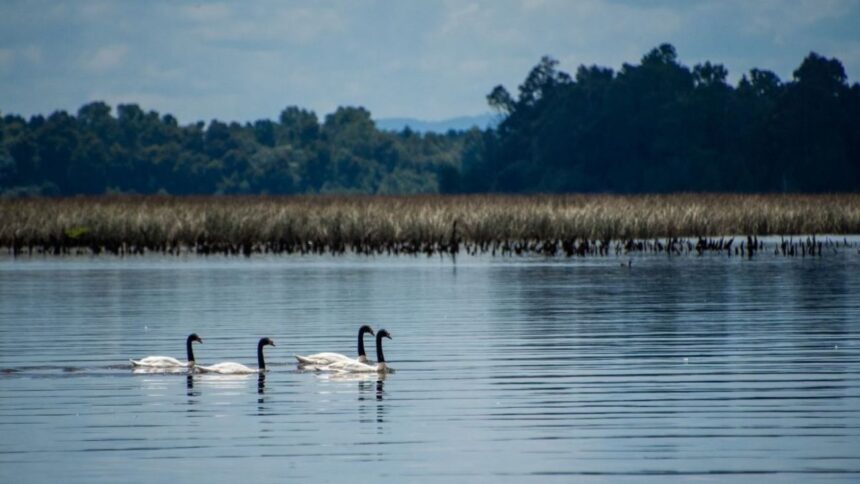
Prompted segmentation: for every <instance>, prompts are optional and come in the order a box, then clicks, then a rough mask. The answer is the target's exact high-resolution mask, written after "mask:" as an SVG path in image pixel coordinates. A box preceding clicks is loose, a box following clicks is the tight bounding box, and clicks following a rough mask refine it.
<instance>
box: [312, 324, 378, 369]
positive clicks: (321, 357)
mask: <svg viewBox="0 0 860 484" xmlns="http://www.w3.org/2000/svg"><path fill="white" fill-rule="evenodd" d="M364 333H370V334H371V335H373V334H374V333H373V329H372V328H371V327H370V326H368V325H366V324H365V325H364V326H362V327H360V328H358V358H357V361H360V362H362V363H367V353H365V351H364ZM295 357H296V359H297V360H299V364H300V365H316V366H325V365H331V364H332V363H337V362H339V361H354V360H353V359H352V358H350V357H348V356H346V355H342V354H340V353H315V354H313V355H308V356H299V355H295Z"/></svg>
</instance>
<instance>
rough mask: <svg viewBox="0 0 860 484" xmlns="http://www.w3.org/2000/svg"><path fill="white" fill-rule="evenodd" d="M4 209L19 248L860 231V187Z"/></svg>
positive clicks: (480, 249)
mask: <svg viewBox="0 0 860 484" xmlns="http://www.w3.org/2000/svg"><path fill="white" fill-rule="evenodd" d="M0 220H2V223H0V246H3V247H6V248H8V249H9V250H10V251H11V252H13V253H15V254H25V253H26V254H33V253H52V254H68V253H94V254H99V253H103V252H107V253H112V254H141V253H145V252H153V251H155V252H165V253H174V254H179V253H184V252H191V253H197V254H213V253H223V254H245V255H250V254H253V253H334V254H340V253H345V252H353V253H359V254H382V253H386V254H401V253H406V254H420V253H425V254H434V253H455V254H456V253H460V252H466V253H492V254H499V253H502V254H504V253H530V252H531V253H544V254H547V255H555V254H566V255H587V254H600V255H606V254H609V253H619V252H630V251H637V250H639V251H641V250H655V251H664V250H665V251H667V252H673V253H685V252H698V253H700V252H702V251H704V250H721V251H722V250H729V251H732V250H735V251H737V250H741V251H743V250H744V247H745V248H746V249H747V250H749V249H750V246H751V245H753V246H754V249H755V250H757V249H759V248H760V247H759V246H760V245H761V244H759V243H758V242H757V237H759V236H765V235H784V236H787V237H788V236H797V235H801V236H811V235H814V234H857V233H860V195H710V194H678V195H647V196H615V195H567V196H501V195H475V196H391V197H365V196H353V197H343V196H326V197H323V196H303V197H190V198H188V197H164V196H156V197H98V198H66V199H16V200H2V201H0ZM736 236H741V237H740V238H736V240H735V239H732V237H736ZM747 236H749V240H747ZM720 238H722V239H723V240H720ZM753 238H756V239H753ZM795 238H796V237H795ZM732 240H733V241H734V243H733V244H732V242H730V241H732ZM792 240H794V239H792ZM801 240H803V239H801ZM809 241H810V242H811V241H812V239H809ZM818 242H820V241H818ZM744 244H745V245H744ZM813 244H817V243H816V242H813ZM815 248H817V245H816V247H814V248H813V252H814V249H815ZM797 250H798V253H799V251H800V250H801V248H800V247H798V248H797ZM803 250H804V253H806V249H803Z"/></svg>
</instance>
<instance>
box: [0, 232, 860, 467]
mask: <svg viewBox="0 0 860 484" xmlns="http://www.w3.org/2000/svg"><path fill="white" fill-rule="evenodd" d="M621 260H622V259H618V258H615V257H608V258H592V259H574V260H570V259H553V260H546V259H542V258H522V259H508V258H468V257H466V258H463V257H461V258H459V259H458V260H457V263H456V265H455V264H452V262H451V260H450V259H440V258H438V257H436V258H430V259H425V258H409V257H400V258H387V257H383V258H353V257H346V258H332V257H317V258H315V257H274V258H263V257H256V258H251V259H242V258H233V259H230V258H220V257H212V258H202V257H200V258H198V257H188V258H160V257H143V258H128V259H119V258H111V257H101V258H92V259H90V258H59V259H54V258H47V259H42V258H32V259H27V258H25V259H18V260H12V259H9V258H3V259H0V482H4V483H5V482H165V481H167V480H168V479H170V480H181V481H191V480H198V481H203V480H205V481H207V482H239V481H240V480H244V482H267V481H284V480H286V479H290V478H292V479H297V480H298V479H306V480H310V479H313V480H318V481H321V482H332V481H335V482H337V481H339V482H344V481H345V482H369V481H390V482H414V481H446V482H464V481H469V482H500V481H508V482H523V481H535V482H544V481H561V482H564V481H571V480H577V481H599V482H616V481H619V480H628V481H631V482H634V481H635V482H641V481H652V482H665V481H667V480H678V481H682V480H684V481H686V480H704V481H725V480H733V481H737V482H749V481H750V480H751V479H756V480H768V481H781V482H797V481H843V482H858V481H860V255H858V254H857V253H856V249H854V250H844V251H842V252H841V253H840V254H838V255H833V254H828V255H826V256H824V257H820V258H818V257H816V258H806V259H791V260H788V259H783V258H780V257H774V256H763V257H759V258H757V259H755V260H752V261H749V260H743V259H741V258H737V257H735V258H725V257H716V256H709V257H701V258H698V257H694V256H689V257H681V258H667V257H666V256H641V257H637V258H635V259H634V260H633V265H632V267H630V268H627V267H621V264H620V261H621ZM623 260H626V259H623ZM365 322H366V323H370V324H372V325H373V326H374V327H375V328H377V329H378V328H386V329H388V330H389V331H390V332H391V333H392V335H393V337H394V339H393V340H392V341H386V352H385V353H386V359H387V360H388V361H389V362H390V364H391V366H393V367H394V368H396V370H397V372H396V373H394V374H392V375H388V377H387V378H385V379H379V378H377V377H376V375H372V376H367V377H362V378H352V379H349V378H333V377H329V376H327V375H323V374H315V373H306V372H305V373H303V372H299V371H298V370H297V369H296V366H295V365H294V364H293V359H292V355H293V354H295V353H299V354H303V353H304V354H306V353H311V352H316V351H339V352H344V353H348V354H353V353H354V352H355V342H354V340H355V333H356V331H357V328H358V325H359V324H360V323H365ZM190 332H197V333H198V334H200V336H202V337H203V339H204V343H203V344H202V345H196V347H195V348H196V356H197V360H198V362H200V363H213V362H217V361H222V360H227V359H229V360H234V361H240V362H243V363H246V364H248V365H251V366H253V365H254V364H255V363H256V360H255V344H256V341H257V339H258V338H260V337H261V336H270V337H271V338H272V339H274V340H275V342H276V344H277V347H274V348H269V349H267V361H268V362H269V363H270V366H271V368H270V371H269V373H268V374H267V375H265V378H263V379H260V378H258V377H257V376H256V375H253V376H247V377H232V376H205V375H194V376H187V375H184V374H134V373H132V371H131V369H130V367H129V365H128V358H130V357H143V356H147V355H152V354H158V355H172V356H177V357H180V358H184V356H185V351H184V340H185V337H186V336H187V335H188V333H190ZM368 343H369V347H370V348H372V343H371V340H370V339H369V338H368ZM370 353H371V356H373V355H372V353H373V352H372V351H371V352H370Z"/></svg>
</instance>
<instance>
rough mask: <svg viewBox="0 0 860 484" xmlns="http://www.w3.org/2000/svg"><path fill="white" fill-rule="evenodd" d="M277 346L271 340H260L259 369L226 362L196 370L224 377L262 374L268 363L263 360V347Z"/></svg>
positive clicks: (258, 351) (258, 347) (199, 366)
mask: <svg viewBox="0 0 860 484" xmlns="http://www.w3.org/2000/svg"><path fill="white" fill-rule="evenodd" d="M266 345H270V346H275V342H274V341H272V340H271V339H269V338H260V342H259V343H257V368H249V367H247V366H245V365H243V364H241V363H234V362H232V361H225V362H224V363H216V364H214V365H210V366H203V365H197V366H195V367H194V368H195V369H196V370H198V371H200V372H201V373H220V374H222V375H245V374H248V373H260V372H264V371H266V361H265V360H264V359H263V346H266Z"/></svg>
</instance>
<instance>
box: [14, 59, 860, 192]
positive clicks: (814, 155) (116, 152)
mask: <svg viewBox="0 0 860 484" xmlns="http://www.w3.org/2000/svg"><path fill="white" fill-rule="evenodd" d="M487 101H488V103H489V106H490V107H491V108H493V109H494V110H495V111H496V112H498V113H499V115H500V123H499V124H498V125H497V126H496V127H495V128H491V129H486V130H483V131H481V130H478V129H477V128H475V129H472V130H469V131H449V132H447V133H444V134H436V133H424V134H420V133H416V132H413V131H411V130H410V129H408V128H406V129H404V130H402V131H400V132H391V131H383V130H379V129H377V128H376V125H375V124H374V122H373V119H372V118H371V114H370V112H368V111H367V110H366V109H364V108H361V107H341V108H338V109H337V110H336V111H335V112H334V113H331V114H327V115H326V116H325V117H324V118H323V119H322V120H320V119H319V118H318V117H317V115H316V113H314V112H312V111H308V110H305V109H302V108H300V107H295V106H290V107H287V108H285V109H283V110H282V111H281V113H280V116H279V117H278V119H277V120H270V119H261V120H258V121H255V122H253V123H238V122H223V121H219V120H212V121H210V122H209V123H204V122H202V121H201V122H195V123H191V124H187V125H181V124H180V123H179V122H178V121H177V119H176V118H175V117H173V116H172V115H170V114H160V113H157V112H155V111H146V110H144V109H142V108H141V107H140V106H138V105H136V104H120V105H118V106H116V109H115V110H114V109H113V108H112V107H111V106H109V105H108V104H106V103H104V102H100V101H97V102H92V103H89V104H86V105H84V106H82V107H81V108H80V109H79V110H78V112H77V113H76V114H70V113H67V112H65V111H56V112H54V113H53V114H50V115H49V116H47V117H44V116H42V115H35V116H32V117H30V118H29V119H25V118H24V117H22V116H18V115H13V114H7V115H4V116H2V118H0V192H2V193H3V195H5V196H35V195H51V196H53V195H63V196H67V195H79V194H86V195H95V194H104V193H138V194H149V193H169V194H176V195H187V194H296V193H363V194H395V193H397V194H405V193H483V192H501V193H538V192H540V193H570V192H583V193H587V192H607V193H665V192H679V191H696V192H810V193H813V192H856V191H858V187H860V85H858V84H857V83H854V84H849V82H848V79H847V76H846V74H845V70H844V68H843V66H842V64H841V63H840V62H839V61H838V60H836V59H829V58H826V57H823V56H820V55H818V54H815V53H810V54H809V55H808V56H807V57H806V58H805V59H803V61H802V62H801V64H800V66H799V67H798V68H797V69H796V70H795V71H794V73H793V76H792V79H791V80H787V81H783V80H781V79H779V77H778V76H777V75H776V74H774V73H773V72H770V71H767V70H760V69H752V70H751V71H750V72H748V73H745V74H743V75H742V76H741V77H740V79H739V80H738V82H737V83H736V84H735V85H731V84H729V82H728V71H727V69H726V68H725V67H724V66H722V65H720V64H713V63H711V62H705V63H703V64H697V65H695V66H693V67H692V68H689V67H687V66H685V65H683V64H681V63H680V62H679V60H678V58H677V53H676V51H675V48H674V47H673V46H671V45H668V44H663V45H660V46H659V47H656V48H654V49H652V50H651V51H650V52H648V53H647V54H645V55H644V56H643V57H642V59H641V61H640V63H639V64H637V65H631V64H624V65H622V66H621V68H620V69H619V70H618V71H615V70H613V69H610V68H606V67H598V66H580V67H579V68H578V69H577V70H576V72H575V74H573V75H571V74H569V73H566V72H563V71H561V70H559V69H558V62H557V61H555V60H554V59H552V58H549V57H544V58H543V59H541V60H540V62H539V63H538V64H537V65H536V66H535V67H534V68H533V69H532V70H531V71H530V72H529V73H528V75H527V76H526V78H525V80H524V81H523V83H522V84H521V85H520V86H519V87H518V90H517V92H516V93H515V95H514V94H511V93H510V92H509V91H508V90H507V89H506V88H505V87H503V86H496V87H495V88H493V89H492V90H491V92H490V93H489V94H488V96H487Z"/></svg>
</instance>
